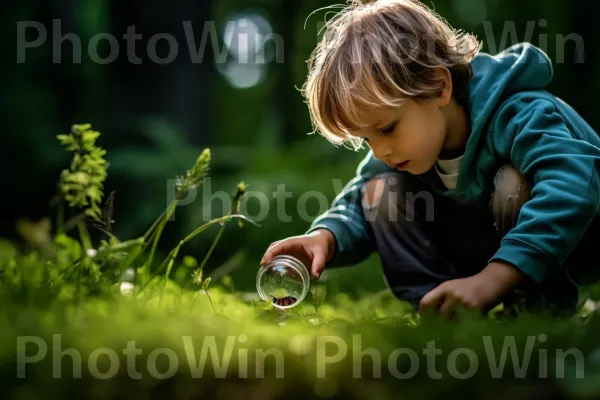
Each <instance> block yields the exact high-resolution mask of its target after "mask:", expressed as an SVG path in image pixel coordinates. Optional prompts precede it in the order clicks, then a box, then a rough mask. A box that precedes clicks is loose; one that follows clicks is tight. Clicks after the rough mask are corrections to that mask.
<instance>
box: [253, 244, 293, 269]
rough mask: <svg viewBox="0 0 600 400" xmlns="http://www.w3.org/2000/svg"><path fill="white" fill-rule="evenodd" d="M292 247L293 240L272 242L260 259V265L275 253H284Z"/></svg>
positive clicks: (265, 262) (275, 254)
mask: <svg viewBox="0 0 600 400" xmlns="http://www.w3.org/2000/svg"><path fill="white" fill-rule="evenodd" d="M293 248H294V242H293V241H279V242H275V243H273V244H272V245H271V246H269V248H268V249H267V251H266V253H265V255H264V256H263V258H262V260H260V265H261V266H264V265H265V264H267V263H268V262H269V261H271V259H272V258H273V257H275V256H277V255H280V254H283V253H286V252H289V251H291V250H292V249H293Z"/></svg>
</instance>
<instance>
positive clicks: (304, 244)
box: [260, 229, 335, 279]
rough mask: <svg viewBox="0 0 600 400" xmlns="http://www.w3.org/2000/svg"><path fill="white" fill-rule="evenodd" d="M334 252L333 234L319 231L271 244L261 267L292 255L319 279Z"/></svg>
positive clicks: (322, 230)
mask: <svg viewBox="0 0 600 400" xmlns="http://www.w3.org/2000/svg"><path fill="white" fill-rule="evenodd" d="M334 251H335V237H334V236H333V234H332V233H331V232H330V231H329V230H327V229H318V230H316V231H314V232H311V233H309V234H306V235H301V236H293V237H290V238H287V239H283V240H279V241H277V242H275V243H273V244H271V245H270V246H269V248H268V249H267V251H266V252H265V255H264V256H263V258H262V260H261V261H260V265H261V266H265V265H266V264H267V263H268V262H269V261H271V259H272V258H273V257H275V256H278V255H284V254H285V255H290V256H293V257H296V258H297V259H299V260H300V261H302V262H303V263H304V264H305V265H306V266H307V267H309V268H310V272H311V275H312V277H313V278H315V279H319V278H320V277H321V273H322V272H323V269H325V263H326V262H327V261H329V260H331V258H332V257H333V253H334Z"/></svg>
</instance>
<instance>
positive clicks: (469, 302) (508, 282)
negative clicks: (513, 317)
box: [419, 262, 524, 318]
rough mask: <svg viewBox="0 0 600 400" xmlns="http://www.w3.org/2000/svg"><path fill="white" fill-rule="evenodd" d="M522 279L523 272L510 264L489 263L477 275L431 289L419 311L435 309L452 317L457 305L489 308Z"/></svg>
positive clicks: (450, 281) (481, 308) (422, 300)
mask: <svg viewBox="0 0 600 400" xmlns="http://www.w3.org/2000/svg"><path fill="white" fill-rule="evenodd" d="M523 279H524V275H523V274H522V273H521V272H520V271H519V270H518V269H517V268H515V267H513V266H512V265H510V264H506V263H502V262H492V263H490V264H488V266H487V267H486V268H485V269H484V270H483V271H481V272H480V273H478V274H476V275H473V276H470V277H468V278H461V279H453V280H449V281H446V282H444V283H442V284H440V285H439V286H437V287H436V288H435V289H433V290H431V291H430V292H429V293H427V294H426V295H425V296H424V297H423V298H422V299H421V303H420V308H419V312H420V313H423V312H430V311H435V310H436V309H437V310H438V312H439V313H440V314H441V315H443V316H446V317H450V318H453V317H454V315H455V313H456V309H457V308H458V307H462V308H466V309H469V310H487V309H491V308H493V307H494V306H496V305H497V304H498V303H499V302H500V300H501V299H502V297H503V296H504V295H505V294H506V293H508V291H509V290H510V289H511V288H512V287H513V286H514V285H516V284H517V283H519V282H521V281H522V280H523Z"/></svg>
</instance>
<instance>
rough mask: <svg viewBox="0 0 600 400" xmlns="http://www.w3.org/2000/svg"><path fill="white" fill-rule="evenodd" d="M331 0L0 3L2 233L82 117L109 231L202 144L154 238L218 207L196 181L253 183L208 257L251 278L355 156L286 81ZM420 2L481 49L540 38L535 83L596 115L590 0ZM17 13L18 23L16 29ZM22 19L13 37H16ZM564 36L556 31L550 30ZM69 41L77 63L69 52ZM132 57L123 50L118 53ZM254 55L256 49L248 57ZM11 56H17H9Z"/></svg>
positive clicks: (51, 185)
mask: <svg viewBox="0 0 600 400" xmlns="http://www.w3.org/2000/svg"><path fill="white" fill-rule="evenodd" d="M332 4H334V2H329V1H327V0H303V1H291V0H288V1H283V0H220V1H216V0H201V1H191V0H175V1H171V2H165V1H158V0H146V1H139V0H130V1H114V0H112V1H97V0H96V1H92V0H78V1H75V0H44V1H40V0H19V1H15V2H6V3H3V5H2V6H1V8H2V10H3V12H2V17H1V18H2V23H1V24H0V27H1V28H0V29H2V30H3V35H2V38H3V42H4V49H5V52H4V54H5V56H4V57H3V58H2V63H3V64H4V68H3V71H4V72H3V73H2V77H3V82H2V85H1V87H2V96H0V101H1V102H2V105H1V107H0V110H1V112H2V133H1V134H0V149H2V156H1V157H0V171H1V173H2V179H3V185H2V196H1V197H0V198H1V200H0V201H1V202H2V204H1V209H2V210H3V212H2V217H1V219H0V235H1V236H4V237H11V238H14V237H17V236H18V231H17V229H16V226H17V221H18V220H19V219H21V218H28V219H32V220H39V219H40V218H43V217H45V216H53V215H54V213H55V210H53V209H52V208H51V207H50V199H51V197H52V196H53V194H54V193H55V192H56V183H57V179H58V176H59V174H60V171H61V170H62V169H63V168H65V167H67V166H68V163H69V161H70V154H68V153H66V152H65V151H64V149H63V148H62V147H61V145H60V144H59V143H58V141H57V140H56V135H57V134H60V133H66V132H68V131H69V129H70V126H71V125H72V124H74V123H84V122H89V123H91V124H92V126H93V128H94V129H96V130H99V131H100V132H101V133H102V136H101V137H100V139H99V141H98V144H99V145H100V146H102V147H104V148H105V149H107V151H108V155H107V158H108V161H109V163H110V168H109V176H108V181H107V183H106V187H105V192H106V193H109V192H111V191H113V190H114V191H115V193H116V196H115V214H114V219H115V221H116V223H115V226H114V230H115V234H116V235H117V236H119V237H122V238H129V237H133V236H134V235H139V234H140V233H142V232H143V231H144V230H145V229H146V227H147V226H148V224H150V223H151V222H152V221H153V220H154V219H155V218H156V217H157V216H158V214H159V213H160V212H161V211H162V209H163V208H164V207H165V206H166V204H167V201H168V196H169V194H168V193H169V189H168V187H169V186H168V185H169V183H172V180H173V179H174V177H175V176H177V175H181V174H183V173H185V170H186V169H187V168H189V167H190V166H191V165H192V164H193V162H194V161H195V159H196V157H197V155H198V154H199V153H200V152H201V150H202V149H203V148H205V147H210V148H211V150H212V154H213V163H212V168H211V175H210V181H208V182H209V184H207V185H205V186H204V187H203V188H201V189H200V190H199V192H198V198H197V200H196V201H195V202H194V203H192V204H190V205H187V206H182V207H180V208H179V209H178V210H177V212H176V217H175V220H174V221H173V222H172V223H171V224H170V225H169V226H168V229H167V239H168V240H167V241H165V248H166V249H170V248H171V247H170V244H169V240H170V241H171V243H174V242H176V241H178V240H179V239H180V238H181V237H182V235H184V234H185V233H187V232H189V231H190V230H191V229H193V228H194V227H196V226H198V225H199V224H200V223H202V222H203V221H206V219H207V218H208V217H210V216H212V217H217V216H220V215H222V214H223V212H224V201H223V196H220V197H219V196H214V197H213V198H212V201H210V199H211V197H210V196H209V195H208V194H207V192H204V190H210V193H216V192H219V191H224V192H225V193H231V192H232V191H233V189H234V188H235V185H236V184H237V183H238V182H239V181H242V180H243V181H245V182H246V183H248V185H249V187H248V188H249V190H250V191H256V192H261V193H263V194H265V195H266V197H267V198H268V199H269V201H270V203H268V204H270V206H269V208H268V209H267V210H265V204H264V203H261V201H260V200H259V199H258V197H256V196H249V197H248V201H247V203H245V206H244V211H245V212H246V213H247V214H248V215H250V216H254V217H257V219H260V221H259V223H260V224H261V227H260V228H257V227H253V226H251V225H246V226H245V227H244V228H243V229H240V228H238V227H237V226H235V225H233V224H232V226H231V227H228V229H227V230H226V233H225V235H224V236H223V239H222V240H221V242H220V243H219V245H218V247H217V248H216V250H215V253H214V255H213V257H212V258H211V262H210V268H216V267H217V266H222V265H223V264H226V265H227V263H229V265H231V268H230V269H229V271H230V272H231V273H232V274H233V276H234V282H235V283H236V285H238V288H248V289H249V290H252V285H253V283H254V282H253V279H254V274H255V272H256V266H257V265H258V264H257V263H258V260H259V259H260V257H261V256H262V253H263V252H264V250H265V248H266V247H267V246H268V244H269V243H271V242H272V241H274V240H278V239H281V238H283V237H286V236H291V235H296V234H301V233H303V232H304V230H305V229H306V228H307V227H308V226H309V224H310V218H314V217H315V216H316V215H317V213H318V212H319V211H323V208H322V206H323V204H319V202H318V201H317V200H316V198H315V197H314V196H313V197H309V198H308V200H307V197H306V196H307V195H306V193H308V192H310V191H316V192H320V193H322V194H323V195H324V196H325V197H326V199H327V203H328V204H330V203H331V201H332V200H333V198H334V196H335V194H336V193H337V190H339V185H340V184H344V183H345V182H346V181H347V180H348V179H350V178H351V177H352V176H353V174H354V171H355V168H356V165H357V163H358V162H359V161H360V160H361V159H362V157H363V156H364V154H365V153H364V151H363V152H353V151H351V150H347V149H343V148H336V147H334V146H332V145H330V144H329V143H327V142H326V141H325V140H324V139H323V138H321V137H320V136H318V135H308V133H309V132H311V131H312V127H311V124H310V120H309V116H308V110H307V108H306V105H305V104H304V102H303V99H302V97H301V95H300V92H299V90H298V89H299V88H300V87H301V86H302V84H303V82H304V79H305V77H306V72H307V71H306V63H305V62H306V60H307V59H308V57H309V55H310V52H311V51H312V49H313V48H314V46H315V45H316V44H317V41H318V39H319V38H320V36H319V28H320V27H321V25H322V23H323V21H324V18H325V16H326V12H327V11H328V10H323V11H320V12H318V13H316V14H314V15H312V16H310V18H309V14H310V13H311V12H312V11H314V10H316V9H318V8H322V7H325V6H328V5H332ZM427 4H428V5H431V6H434V8H435V10H436V11H437V12H438V13H440V14H441V15H443V16H444V17H445V18H446V19H447V20H448V21H449V22H450V23H451V24H453V25H454V26H455V27H457V28H460V29H464V30H468V31H472V32H474V33H476V34H477V35H478V36H479V38H480V39H481V40H483V41H484V48H483V50H484V51H486V52H490V53H496V52H498V51H500V50H502V49H503V48H506V47H508V46H510V45H512V44H515V43H516V41H518V42H520V41H530V42H531V43H533V44H535V45H538V46H540V47H542V48H543V49H544V50H546V51H547V52H548V54H549V55H550V57H551V58H552V60H553V61H554V62H555V65H554V68H555V69H554V70H555V76H554V80H553V82H552V84H551V86H550V90H552V91H553V92H554V93H555V94H557V95H558V96H560V97H561V98H562V99H564V100H565V101H567V102H568V103H570V104H571V105H573V106H574V107H575V109H576V110H577V111H579V112H580V113H581V114H582V115H583V116H584V117H585V118H586V119H587V120H588V121H589V122H590V123H591V125H592V126H593V127H596V128H598V127H600V113H599V112H598V111H597V104H598V102H597V99H596V95H597V93H598V92H599V91H600V75H599V74H598V68H597V67H594V66H597V65H600V62H599V61H600V60H599V54H600V41H599V40H597V39H598V38H599V35H598V33H597V30H596V29H597V27H596V26H595V23H596V19H595V15H594V13H593V12H591V11H590V8H589V5H590V2H587V1H585V2H584V1H582V0H579V1H566V0H556V1H550V2H549V1H543V0H527V1H517V0H502V1H501V0H489V1H488V0H438V1H434V2H433V3H431V2H430V3H427ZM24 26H30V27H29V28H27V29H26V30H24V29H23V27H24ZM186 26H187V27H188V28H189V29H190V30H189V31H188V32H187V33H186V29H185V27H186ZM36 27H37V28H36ZM131 27H134V28H135V33H136V34H137V35H138V37H140V39H139V40H136V41H135V44H136V46H135V48H134V50H135V52H134V53H132V51H131V49H129V50H128V49H127V42H126V41H125V40H124V39H123V35H125V34H127V33H128V29H131ZM213 28H214V29H213ZM44 30H45V31H46V35H47V38H46V40H45V41H44V43H43V44H41V45H39V46H37V47H32V48H27V49H25V50H23V48H20V44H22V43H23V40H25V41H28V42H33V41H35V40H36V38H37V37H38V35H39V34H40V32H42V31H44ZM207 30H208V32H209V33H210V34H209V35H208V38H209V40H207V41H206V46H205V47H204V49H203V50H204V51H202V49H200V55H199V56H198V57H202V61H201V62H200V61H199V60H197V59H196V60H194V59H193V57H191V56H190V53H191V52H190V49H189V47H188V44H189V42H190V41H191V39H192V38H193V39H194V41H195V47H196V49H198V48H199V47H201V40H202V36H203V33H204V34H206V31H207ZM190 31H191V32H192V33H193V34H192V35H190V34H189V32H190ZM22 32H25V35H24V36H19V35H20V33H22ZM510 32H512V33H514V34H515V35H514V36H511V34H510ZM99 34H110V35H112V36H114V37H115V38H117V39H118V45H119V46H118V47H119V49H118V50H119V51H118V54H117V55H116V57H113V59H114V61H112V62H95V61H94V59H96V60H97V58H96V54H97V57H100V58H101V59H107V58H108V57H109V56H111V54H110V48H111V47H110V46H109V45H108V41H107V40H106V39H102V40H100V41H99V42H98V45H97V53H96V52H94V51H92V53H93V54H91V55H90V53H89V52H88V47H90V45H91V44H94V40H95V39H98V38H99V36H98V35H99ZM157 34H169V35H172V37H174V38H175V40H176V42H177V45H178V51H177V54H176V55H175V56H174V59H173V60H172V61H171V62H156V61H157V58H163V59H164V58H166V57H167V55H168V51H169V46H168V45H167V41H166V40H165V39H162V40H159V41H158V42H157V46H156V55H153V54H151V53H149V52H148V51H147V45H148V42H149V41H150V39H151V38H152V37H153V36H154V35H157ZM269 35H271V36H269ZM569 35H570V36H569ZM269 37H271V38H274V39H273V40H268V38H269ZM503 37H505V38H506V39H505V40H504V42H503V40H502V38H503ZM565 37H566V38H568V39H570V40H566V42H564V43H563V41H562V40H561V38H565ZM61 38H65V39H64V40H62V41H61ZM73 38H75V39H73ZM94 38H95V39H94ZM156 38H157V37H156V36H155V39H156ZM213 38H214V41H213V40H212V39H213ZM244 38H249V40H245V39H244ZM254 38H263V39H264V40H258V41H255V40H254ZM515 40H516V41H515ZM78 41H80V46H81V53H80V55H81V58H80V60H78V59H77V58H75V59H74V58H73V55H74V51H76V50H77V48H78V47H79V43H78ZM215 45H216V46H215ZM91 47H93V49H95V48H96V46H91ZM113 50H114V46H113ZM196 51H197V50H196ZM132 54H135V56H136V57H138V58H139V59H134V60H133V61H132V57H131V55H132ZM215 54H217V55H218V54H221V55H222V56H221V57H215ZM256 54H259V55H260V54H264V62H263V60H261V58H260V57H258V58H257V57H256ZM23 55H24V57H25V59H24V60H23V59H19V57H20V56H23ZM246 60H247V61H246ZM74 61H75V62H74ZM79 61H80V62H79ZM334 180H337V181H338V182H339V184H338V185H337V186H336V185H335V184H334ZM280 185H285V186H284V188H285V190H286V191H287V192H289V193H291V195H290V196H289V197H287V199H286V200H285V206H286V207H285V212H286V215H289V218H288V219H282V218H281V217H280V216H278V211H277V208H276V207H277V199H276V198H275V197H276V196H274V195H273V193H275V192H276V191H277V190H278V187H281V186H280ZM303 194H304V195H305V196H304V197H302V196H303ZM225 201H226V198H225ZM304 201H306V207H302V208H305V209H306V213H305V214H304V213H301V214H299V212H298V205H299V204H300V205H302V204H303V202H304ZM281 204H283V203H281ZM260 213H263V214H260ZM279 215H282V214H281V213H279ZM214 232H215V231H209V232H208V233H207V234H206V235H204V237H203V238H200V239H198V240H196V241H194V242H193V243H191V244H190V246H188V247H187V248H186V253H187V254H190V255H195V256H197V257H201V255H203V254H204V253H205V252H206V250H207V248H208V247H209V246H210V244H211V241H212V239H213V237H214ZM374 260H375V259H370V260H368V261H366V262H365V263H362V264H361V265H359V266H357V267H356V268H351V269H348V270H344V271H331V274H330V276H329V277H327V279H330V280H334V281H335V282H336V283H337V284H339V285H342V286H344V285H345V286H346V287H347V288H348V290H351V291H361V290H374V289H376V288H378V287H380V286H381V285H382V283H383V282H382V278H381V275H380V274H379V273H378V272H379V270H378V268H379V267H378V266H377V264H376V263H375V262H374ZM374 270H377V273H374V272H373V271H374ZM357 282H360V283H358V284H357Z"/></svg>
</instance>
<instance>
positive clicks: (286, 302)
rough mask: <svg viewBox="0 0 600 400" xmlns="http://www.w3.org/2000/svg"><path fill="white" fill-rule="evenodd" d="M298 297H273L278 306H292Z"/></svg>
mask: <svg viewBox="0 0 600 400" xmlns="http://www.w3.org/2000/svg"><path fill="white" fill-rule="evenodd" d="M297 300H298V299H296V298H295V297H294V296H285V297H273V304H275V305H278V306H291V305H292V304H294V303H295V302H296V301H297Z"/></svg>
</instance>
